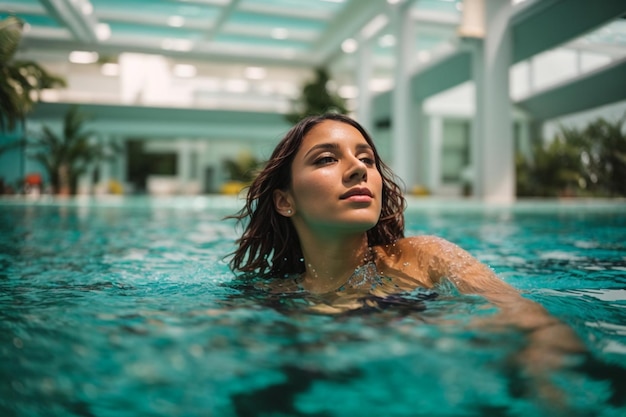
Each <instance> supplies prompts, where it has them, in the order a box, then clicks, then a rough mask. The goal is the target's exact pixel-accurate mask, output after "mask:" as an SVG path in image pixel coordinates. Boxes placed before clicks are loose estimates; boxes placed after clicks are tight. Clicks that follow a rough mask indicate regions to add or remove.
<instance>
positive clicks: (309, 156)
mask: <svg viewBox="0 0 626 417" xmlns="http://www.w3.org/2000/svg"><path fill="white" fill-rule="evenodd" d="M404 209H405V200H404V198H403V196H402V193H401V190H400V188H399V186H398V185H397V184H396V183H395V182H394V176H393V174H392V173H391V171H390V170H389V168H388V167H387V166H386V165H385V164H384V163H383V162H382V161H381V160H380V158H379V155H378V152H377V151H376V147H375V146H374V143H373V141H372V139H371V137H370V136H369V135H368V133H367V132H366V131H365V130H364V129H363V127H361V125H359V124H358V123H357V122H356V121H354V120H352V119H351V118H349V117H346V116H343V115H339V114H326V115H321V116H312V117H308V118H305V119H303V120H302V121H301V122H299V123H298V124H297V125H295V126H294V127H293V128H292V129H291V130H290V131H289V132H288V133H287V135H286V136H285V137H284V138H283V140H282V141H281V142H280V143H279V144H278V145H277V146H276V149H275V150H274V152H273V154H272V156H271V158H270V159H269V162H268V163H267V165H266V166H265V167H264V168H263V170H262V171H261V172H260V173H259V175H258V176H257V178H256V179H255V180H254V182H253V183H252V185H251V186H250V188H249V190H248V194H247V199H246V204H245V206H244V207H243V208H242V210H241V211H240V212H239V213H238V214H237V215H236V216H234V217H235V218H237V219H239V221H240V222H243V221H247V222H246V226H245V230H244V233H243V235H242V236H241V238H240V239H239V240H238V241H237V243H238V248H237V249H236V251H235V253H234V257H233V258H232V260H231V267H232V269H233V270H237V271H242V272H245V273H251V274H254V275H255V276H261V277H265V278H269V280H267V282H269V285H268V287H269V289H270V291H272V292H275V293H290V292H296V291H300V292H302V291H304V292H305V293H307V294H312V295H316V300H320V297H322V298H321V299H323V300H324V302H323V303H321V305H320V304H318V305H316V306H314V307H315V308H316V310H317V311H321V312H326V313H336V312H343V311H346V310H351V309H357V308H359V307H362V306H364V302H363V300H366V302H371V300H372V298H367V297H363V295H364V294H369V295H371V294H374V295H375V296H377V297H375V299H378V300H385V297H387V296H391V295H392V294H398V293H403V292H407V291H412V290H414V289H416V288H429V289H431V288H435V289H436V288H437V286H439V285H441V284H445V283H448V282H451V283H452V284H454V286H456V288H457V289H458V290H459V291H460V292H463V293H475V294H480V295H482V296H484V297H485V298H487V299H488V300H489V301H490V302H491V303H493V304H495V305H496V306H497V307H499V314H497V315H494V316H491V317H489V318H487V319H485V318H481V319H478V318H477V321H476V323H475V324H477V325H483V326H484V325H486V324H489V325H490V326H492V325H494V324H497V325H504V326H510V325H513V326H517V327H519V328H521V329H523V330H524V331H526V332H527V333H528V338H529V339H528V340H529V343H528V347H527V348H526V349H525V350H524V351H523V352H521V353H520V355H519V359H520V360H521V361H522V362H523V363H525V365H526V367H527V370H528V371H530V372H531V373H532V374H536V376H538V377H539V379H542V378H543V377H544V376H545V375H546V374H545V369H546V367H558V366H560V364H561V362H562V361H563V359H564V358H565V356H564V354H565V353H574V352H582V351H584V348H583V346H582V344H581V343H580V342H579V340H578V338H577V337H576V336H575V334H574V333H573V331H572V330H571V329H570V328H569V327H567V326H565V325H564V324H562V323H561V322H559V321H558V320H556V319H555V318H554V317H552V316H551V315H550V314H548V313H547V312H546V310H545V309H543V308H542V307H541V306H540V305H538V304H536V303H534V302H532V301H530V300H528V299H526V298H523V297H522V296H521V295H520V294H519V293H518V292H517V291H516V290H515V289H514V288H512V287H511V286H509V285H508V284H506V283H505V282H503V281H501V280H500V279H499V278H498V277H497V276H496V275H495V274H494V272H493V271H492V270H491V269H490V268H488V267H487V266H486V265H484V264H482V263H481V262H479V261H478V260H477V259H476V258H474V257H472V256H471V255H470V254H469V253H468V252H466V251H465V250H463V249H461V248H460V247H458V246H456V245H455V244H453V243H451V242H448V241H446V240H444V239H442V238H438V237H434V236H416V237H404V217H403V210H404ZM479 320H480V321H479ZM540 386H542V388H541V390H542V391H543V393H542V394H543V395H542V396H545V395H547V396H548V397H549V398H550V399H551V400H552V399H554V397H555V396H558V393H557V392H556V391H554V392H553V390H552V388H551V384H549V383H548V382H547V380H546V383H545V384H538V385H537V387H540Z"/></svg>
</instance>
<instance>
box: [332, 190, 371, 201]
mask: <svg viewBox="0 0 626 417" xmlns="http://www.w3.org/2000/svg"><path fill="white" fill-rule="evenodd" d="M373 197H374V195H373V194H372V192H371V191H370V190H369V189H367V188H362V187H358V188H352V189H350V190H348V191H347V192H345V193H343V194H342V195H341V196H340V197H339V198H340V199H341V200H350V201H371V200H372V198H373Z"/></svg>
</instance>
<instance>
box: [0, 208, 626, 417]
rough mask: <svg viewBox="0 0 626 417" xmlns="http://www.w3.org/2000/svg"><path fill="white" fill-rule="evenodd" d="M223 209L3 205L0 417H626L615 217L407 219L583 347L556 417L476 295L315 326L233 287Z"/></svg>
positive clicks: (482, 213)
mask: <svg viewBox="0 0 626 417" xmlns="http://www.w3.org/2000/svg"><path fill="white" fill-rule="evenodd" d="M235 208H237V203H236V201H234V200H233V199H228V198H179V199H167V200H166V199H162V200H159V199H125V200H124V199H108V200H98V201H96V200H64V201H52V200H40V201H36V202H29V201H20V200H0V416H288V415H289V416H483V415H484V416H527V415H528V416H530V415H533V416H534V415H550V416H554V415H558V412H559V411H560V410H562V411H563V414H564V415H565V414H567V415H568V416H577V415H581V416H583V415H584V416H587V415H590V416H624V415H626V404H625V401H626V371H625V369H626V204H625V203H624V202H596V203H589V202H580V203H575V202H563V203H547V202H527V203H519V204H517V205H515V206H513V207H500V208H498V207H491V208H489V207H485V206H483V205H481V204H479V203H471V202H433V201H430V200H414V201H411V203H410V207H409V211H408V213H407V223H408V227H407V229H408V230H407V232H408V234H421V233H428V234H437V235H440V236H442V237H445V238H447V239H450V240H452V241H454V242H456V243H458V244H460V245H461V246H463V247H464V248H466V249H468V250H469V251H470V252H472V253H473V254H474V255H475V256H477V257H478V258H479V259H481V260H482V261H484V262H485V263H487V264H489V265H490V266H492V267H493V268H494V269H495V270H496V272H498V274H499V275H500V276H501V277H502V278H503V279H504V280H506V281H507V282H509V283H510V284H512V285H514V286H515V287H517V288H519V289H520V290H522V291H523V292H524V295H525V296H526V297H528V298H530V299H533V300H535V301H537V302H539V303H541V304H542V305H544V306H545V307H546V308H547V309H548V310H549V311H550V312H551V313H552V314H553V315H555V316H556V317H558V318H560V319H561V320H563V321H564V322H566V323H568V324H569V325H570V326H571V327H572V328H573V329H574V330H575V331H576V332H577V333H578V335H579V336H580V337H581V338H582V340H583V341H584V343H585V344H586V346H587V347H588V349H589V351H590V357H589V358H587V360H585V361H584V363H582V362H576V363H575V364H573V365H572V366H571V367H568V368H567V369H563V370H562V371H558V372H555V373H553V374H550V375H548V380H549V381H550V384H552V385H554V386H555V387H557V390H558V392H559V393H560V397H559V398H560V400H555V401H554V404H553V405H554V407H553V408H552V409H550V410H546V409H545V408H544V405H542V403H540V402H538V401H537V398H538V397H540V395H539V394H537V392H536V391H537V390H540V389H541V388H540V387H539V385H533V384H534V383H535V382H534V380H533V379H532V378H528V377H525V376H524V372H523V369H522V368H521V367H520V366H519V364H517V363H516V361H515V359H514V358H515V357H516V353H518V352H519V351H520V350H521V349H522V348H523V346H524V345H525V342H526V340H525V335H524V334H523V333H521V332H519V331H517V330H516V329H507V330H504V331H503V330H502V329H499V330H498V331H495V330H492V329H489V328H488V327H487V328H485V327H481V328H476V327H473V326H472V325H471V319H472V318H473V317H476V316H479V315H484V314H485V311H489V310H488V309H487V310H485V307H486V306H487V305H486V302H485V301H484V300H482V299H481V298H480V297H475V296H463V295H459V294H457V293H455V292H454V291H453V289H451V288H439V289H438V290H437V291H438V296H436V297H434V296H431V295H432V294H431V293H428V292H421V291H418V292H415V293H413V294H402V295H399V296H398V297H397V298H396V299H394V300H392V301H393V302H390V303H388V304H385V307H384V308H369V309H368V308H363V309H361V310H357V311H355V312H352V313H350V314H342V315H323V314H313V313H311V312H310V311H309V310H307V309H306V308H305V306H306V303H307V299H306V297H304V296H302V297H300V296H297V295H296V296H291V297H282V298H281V297H277V296H268V295H267V294H264V293H262V292H259V291H255V290H254V289H253V288H251V286H250V285H246V284H245V283H243V282H241V281H240V280H236V279H234V277H233V274H232V273H231V272H230V271H229V269H228V267H227V264H226V261H225V260H224V259H223V257H224V255H226V254H227V253H228V252H230V251H231V250H232V249H233V240H234V238H235V237H236V231H235V230H234V228H233V224H232V223H231V222H229V221H222V220H221V219H222V217H223V216H224V215H226V214H229V213H232V212H233V211H234V209H235ZM380 305H382V304H380ZM574 365H575V366H574ZM555 410H556V411H555Z"/></svg>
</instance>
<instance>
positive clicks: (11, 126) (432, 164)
mask: <svg viewBox="0 0 626 417" xmlns="http://www.w3.org/2000/svg"><path fill="white" fill-rule="evenodd" d="M625 17H626V2H624V1H623V0H619V1H618V0H602V1H589V0H513V1H510V0H463V1H461V0H404V1H402V0H306V1H305V0H11V1H0V22H1V23H0V25H1V26H0V54H1V56H0V61H1V62H0V65H1V69H2V75H0V94H1V95H0V99H1V110H2V116H1V121H2V124H1V125H0V128H1V132H0V179H1V183H0V185H1V187H0V192H1V193H3V194H13V195H15V194H28V195H41V194H44V193H45V194H88V195H94V194H98V195H99V194H124V195H196V194H212V193H222V194H236V193H238V192H239V190H240V189H241V187H243V186H245V184H246V183H247V182H249V181H250V179H251V178H252V177H253V176H254V172H255V170H256V169H257V168H258V167H259V166H260V165H261V164H262V163H263V161H264V160H265V159H266V158H267V157H268V156H269V154H270V152H271V151H272V149H273V147H274V146H275V145H276V143H277V142H278V141H279V140H280V139H281V138H282V136H283V135H284V134H285V133H286V131H287V130H288V129H289V127H290V126H291V125H292V124H293V122H295V121H297V120H298V119H299V118H300V117H302V116H304V115H306V114H310V113H319V112H323V111H337V112H342V113H346V114H349V115H351V116H353V117H355V118H356V119H357V120H358V121H359V122H360V123H362V124H363V125H364V126H365V127H366V128H367V129H368V130H369V131H370V132H371V134H372V136H373V137H374V139H375V142H376V144H377V147H378V149H379V152H380V154H381V156H382V158H383V159H384V160H385V161H386V162H387V163H388V164H389V165H391V166H392V168H393V169H394V170H395V172H396V173H397V174H398V175H399V176H400V177H401V178H402V180H403V181H404V185H405V189H406V192H407V193H410V194H415V195H424V196H426V195H432V196H473V197H475V198H479V199H483V200H486V201H511V200H514V199H515V198H518V197H531V196H532V197H534V196H537V197H563V196H582V197H589V196H600V197H615V196H624V195H626V141H625V139H624V131H625V129H624V115H625V114H626V19H625Z"/></svg>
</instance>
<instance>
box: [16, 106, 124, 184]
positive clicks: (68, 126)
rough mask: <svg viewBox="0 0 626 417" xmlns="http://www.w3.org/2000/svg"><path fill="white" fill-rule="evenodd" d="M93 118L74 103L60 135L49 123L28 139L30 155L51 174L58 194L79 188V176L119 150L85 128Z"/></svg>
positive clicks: (27, 144) (51, 180) (50, 176)
mask: <svg viewBox="0 0 626 417" xmlns="http://www.w3.org/2000/svg"><path fill="white" fill-rule="evenodd" d="M88 120H90V117H89V116H88V115H86V114H84V113H81V112H80V110H79V108H78V106H72V107H71V108H70V109H69V110H68V112H67V113H66V115H65V118H64V123H63V133H62V135H61V136H59V135H57V134H56V133H55V132H54V131H52V129H50V128H49V127H48V126H44V127H43V129H42V130H43V131H42V134H41V136H39V137H37V138H35V139H28V140H27V141H26V146H27V148H28V149H29V153H28V157H29V158H32V159H34V160H36V161H38V162H39V163H40V164H41V165H42V166H43V168H44V169H45V170H46V173H47V174H48V178H49V179H50V183H51V185H52V188H53V192H55V193H70V194H74V193H75V191H76V182H77V180H78V177H79V176H81V175H82V174H84V173H85V172H86V171H87V169H88V168H89V167H90V166H91V165H92V164H94V163H97V162H99V161H101V160H104V159H109V158H112V157H113V156H114V155H115V154H117V153H118V152H119V151H120V149H117V148H116V147H114V146H111V145H110V146H105V145H104V144H102V143H101V142H99V141H98V140H97V139H96V138H95V137H94V136H95V134H94V132H93V131H91V130H85V129H84V123H85V122H86V121H88Z"/></svg>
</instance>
